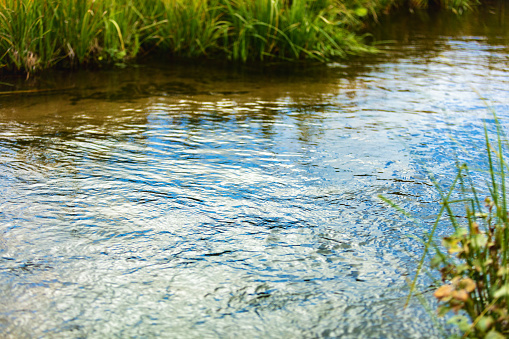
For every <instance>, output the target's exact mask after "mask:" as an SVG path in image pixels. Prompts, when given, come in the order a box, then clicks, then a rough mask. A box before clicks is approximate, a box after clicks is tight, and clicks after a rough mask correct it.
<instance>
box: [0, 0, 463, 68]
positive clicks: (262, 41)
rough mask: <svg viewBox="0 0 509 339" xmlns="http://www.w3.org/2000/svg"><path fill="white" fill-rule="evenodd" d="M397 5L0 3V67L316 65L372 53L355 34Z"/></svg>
mask: <svg viewBox="0 0 509 339" xmlns="http://www.w3.org/2000/svg"><path fill="white" fill-rule="evenodd" d="M443 1H444V4H445V3H447V4H448V3H449V2H459V3H460V4H463V3H471V2H472V1H473V0H443ZM407 2H408V1H407V0H154V1H142V0H78V1H76V0H30V1H25V0H0V70H2V69H4V70H11V71H22V72H27V73H30V72H35V71H37V70H41V69H46V68H51V67H59V66H60V67H73V66H76V65H87V64H88V65H100V64H111V63H124V62H126V61H128V60H129V59H133V58H143V56H145V55H147V54H149V53H152V52H154V51H157V52H158V53H162V54H167V55H168V56H180V57H192V58H195V57H207V58H227V59H229V60H234V61H242V62H246V61H250V60H303V59H313V60H318V61H321V62H326V61H329V60H333V59H337V58H345V57H347V56H349V55H352V54H354V55H357V54H360V53H365V52H371V51H374V49H373V48H371V47H369V46H367V45H366V44H365V43H364V41H363V38H362V36H360V35H359V34H358V32H359V29H361V28H362V27H363V23H364V22H365V21H366V19H368V18H376V17H377V16H378V15H379V14H380V12H382V11H386V10H387V9H389V8H391V6H394V5H396V4H401V3H407ZM420 2H423V4H420V5H422V6H425V4H426V3H427V0H426V1H424V0H421V1H420ZM444 6H445V5H444ZM445 7H447V6H445Z"/></svg>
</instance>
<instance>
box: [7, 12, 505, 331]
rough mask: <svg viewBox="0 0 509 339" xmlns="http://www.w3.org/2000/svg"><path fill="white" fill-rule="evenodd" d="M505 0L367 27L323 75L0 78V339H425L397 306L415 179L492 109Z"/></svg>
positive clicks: (190, 72)
mask: <svg viewBox="0 0 509 339" xmlns="http://www.w3.org/2000/svg"><path fill="white" fill-rule="evenodd" d="M502 9H503V8H502V7H501V8H496V7H493V8H491V9H490V8H487V9H483V14H476V15H464V16H462V17H459V18H458V17H454V16H450V15H441V16H438V17H430V16H429V15H428V14H426V13H417V14H415V15H414V16H408V15H402V16H401V17H397V16H396V17H392V18H391V19H390V20H389V19H383V20H385V21H383V25H381V26H380V27H379V28H378V29H377V30H376V32H377V33H376V34H375V38H376V39H379V40H384V41H386V43H385V44H382V45H380V49H381V51H382V52H381V53H380V54H378V55H374V56H369V57H363V58H360V59H356V60H352V61H349V62H344V63H337V64H331V65H328V66H327V67H324V66H312V65H308V66H306V67H304V66H295V67H288V66H277V65H268V66H264V67H255V66H246V67H242V68H240V67H236V68H235V67H234V68H232V67H226V66H224V65H211V64H203V63H175V62H172V63H168V62H167V63H150V64H141V65H139V66H137V67H129V68H126V69H117V70H109V71H106V70H104V71H94V72H92V71H81V72H73V73H69V72H57V71H55V72H51V73H47V74H44V75H43V76H40V77H36V78H31V79H29V80H28V81H25V80H24V79H17V78H14V77H11V78H7V77H6V78H2V79H1V80H0V81H1V82H4V83H9V84H11V85H12V86H11V85H5V84H4V85H0V90H1V91H3V92H5V91H8V90H13V89H14V90H16V91H18V92H17V93H16V94H6V93H3V92H2V93H1V94H0V197H1V200H0V337H4V338H38V337H43V338H131V337H139V338H152V337H164V338H230V337H231V338H328V337H341V338H359V337H364V338H423V337H426V338H434V337H440V336H441V332H440V331H439V330H438V328H437V327H436V326H434V324H433V323H432V320H431V317H430V316H429V315H428V313H427V312H426V311H425V310H424V309H423V307H422V306H421V304H420V303H419V302H418V301H414V302H412V303H411V304H410V305H409V307H407V308H406V309H405V308H404V307H403V305H404V303H405V298H406V295H407V293H408V285H407V281H406V280H407V279H408V278H409V277H410V278H411V277H412V276H413V273H414V271H415V268H416V266H417V263H416V260H417V259H418V257H419V255H420V254H421V253H422V246H421V245H420V244H419V243H418V242H417V241H416V240H415V239H413V238H411V236H413V235H416V236H421V235H422V233H423V232H424V231H426V230H429V228H430V226H431V224H432V223H433V221H434V215H435V213H436V211H437V208H439V207H438V204H437V202H438V196H437V193H436V192H435V190H434V189H433V187H432V185H431V183H430V180H429V179H428V177H427V172H426V171H427V169H430V170H432V171H433V172H434V173H435V174H436V176H437V178H438V180H439V181H441V182H443V183H444V184H447V182H449V181H450V180H451V179H452V177H453V176H454V174H455V169H454V164H455V161H456V159H460V160H461V161H463V160H468V159H473V160H472V161H474V163H475V162H477V161H480V160H479V159H481V153H482V149H483V144H482V142H483V138H484V135H483V124H482V121H483V119H485V118H487V119H488V121H490V120H492V116H491V115H490V114H491V113H490V109H488V107H487V103H488V104H489V105H490V106H491V107H493V109H494V110H495V111H496V112H497V114H498V115H499V116H500V118H501V119H502V123H503V124H504V125H506V123H505V121H507V118H509V67H508V66H509V47H508V46H509V33H508V32H509V30H508V29H507V28H508V27H507V23H508V22H509V14H508V13H507V11H505V10H502ZM21 91H25V92H23V93H21ZM379 194H384V195H385V196H387V197H389V198H392V199H394V200H395V201H397V202H398V203H399V204H401V206H403V207H405V208H407V209H408V210H409V211H411V212H412V213H413V214H414V215H416V216H417V217H418V218H419V219H420V220H421V221H422V224H420V225H414V224H412V223H411V222H410V221H409V220H406V219H404V218H402V217H401V216H400V215H399V214H398V213H397V212H395V211H394V210H392V209H391V208H389V207H388V206H387V205H385V204H383V203H382V202H381V201H380V199H379V198H378V195H379ZM439 232H441V233H442V234H446V232H447V229H446V227H445V225H444V226H443V227H442V228H441V229H440V230H439ZM429 283H430V282H429V281H428V280H426V279H425V278H423V279H422V280H421V281H420V288H421V289H422V290H424V293H423V297H424V298H425V299H427V300H428V301H429V302H430V303H433V297H432V295H431V293H432V291H431V289H429V288H428V287H429ZM446 331H450V329H448V328H446Z"/></svg>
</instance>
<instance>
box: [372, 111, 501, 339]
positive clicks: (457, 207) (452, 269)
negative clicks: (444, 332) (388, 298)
mask: <svg viewBox="0 0 509 339" xmlns="http://www.w3.org/2000/svg"><path fill="white" fill-rule="evenodd" d="M493 114H494V113H493ZM493 121H494V126H493V128H494V129H495V130H496V137H495V140H494V141H493V140H492V139H493V138H490V135H489V132H488V130H489V128H488V126H487V125H485V142H486V145H485V146H486V151H485V155H486V166H485V167H486V170H477V171H473V170H472V169H471V168H470V166H469V165H468V164H458V167H457V175H456V178H455V180H454V181H453V183H452V185H451V186H450V188H449V189H448V190H447V191H445V190H444V189H443V188H442V187H441V185H440V184H439V183H438V182H437V181H436V180H435V179H434V177H433V176H432V175H430V177H431V179H432V182H433V183H434V185H435V187H436V188H437V191H438V193H439V194H440V197H441V210H440V212H439V214H438V216H437V218H436V221H435V223H434V226H433V228H432V231H431V232H430V234H429V235H428V237H427V239H426V240H425V241H424V243H425V250H424V254H423V255H422V258H421V261H420V263H419V266H418V269H417V273H416V275H415V278H414V280H413V282H412V284H411V289H410V294H409V296H408V297H409V298H410V297H411V296H412V295H413V292H414V290H415V289H416V282H417V278H418V277H419V275H420V274H421V272H422V271H423V270H424V263H425V258H426V256H427V254H428V252H431V251H433V252H434V253H435V255H434V257H433V258H432V259H431V260H430V262H429V263H430V268H431V269H432V270H435V272H437V273H438V274H439V276H440V278H439V280H438V281H436V286H437V288H436V290H435V292H434V296H435V297H436V299H437V300H438V302H439V306H438V314H439V315H440V316H444V315H446V314H448V313H449V312H453V313H454V314H455V315H454V316H452V317H451V318H450V319H449V321H448V322H449V323H452V324H455V325H457V326H458V328H459V330H460V331H461V333H462V334H461V337H465V338H466V337H473V338H491V339H493V338H507V337H508V336H509V214H508V209H507V208H508V206H507V204H508V198H509V196H508V192H507V187H506V179H507V178H506V176H507V172H508V170H509V165H508V163H507V162H506V160H505V154H507V152H508V151H509V141H508V140H507V138H506V136H505V132H504V130H503V129H502V127H501V124H500V122H499V120H498V118H497V116H496V114H494V120H493ZM482 177H484V178H485V180H486V185H485V186H484V185H480V184H479V179H478V178H482ZM474 178H477V180H476V179H474ZM483 186H484V187H483ZM382 199H383V200H384V201H386V202H387V203H389V204H390V205H391V206H393V207H395V208H397V209H399V210H401V209H400V208H399V207H398V206H397V205H396V204H395V203H394V202H392V201H390V200H388V199H386V198H384V197H382ZM403 212H404V211H403ZM404 213H405V214H407V215H408V213H406V212H404ZM444 214H445V215H447V219H448V221H449V225H450V235H449V236H447V237H445V238H443V239H442V243H439V242H436V241H435V238H434V234H435V231H436V229H437V226H438V225H439V224H442V223H443V221H442V215H444Z"/></svg>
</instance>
